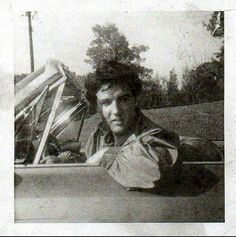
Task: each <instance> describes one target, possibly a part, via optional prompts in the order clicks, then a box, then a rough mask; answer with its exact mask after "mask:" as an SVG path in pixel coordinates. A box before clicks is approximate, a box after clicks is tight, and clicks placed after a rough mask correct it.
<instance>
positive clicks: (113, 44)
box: [85, 24, 153, 79]
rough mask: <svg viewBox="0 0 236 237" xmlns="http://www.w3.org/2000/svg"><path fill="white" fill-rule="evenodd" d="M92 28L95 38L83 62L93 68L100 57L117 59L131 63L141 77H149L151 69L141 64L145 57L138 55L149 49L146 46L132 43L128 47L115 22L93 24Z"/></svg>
mask: <svg viewBox="0 0 236 237" xmlns="http://www.w3.org/2000/svg"><path fill="white" fill-rule="evenodd" d="M92 30H93V33H94V34H95V39H94V40H92V41H91V43H90V47H89V48H88V50H87V53H86V55H87V56H88V57H89V59H86V60H85V62H87V63H89V64H90V65H92V67H93V69H95V68H96V66H97V64H98V62H99V61H100V60H102V59H107V60H117V61H119V62H123V63H127V64H133V65H134V66H135V69H136V70H137V72H138V73H139V75H140V77H141V78H142V79H144V78H151V75H152V73H153V70H152V69H148V68H146V67H144V66H142V65H141V63H142V62H144V61H145V58H143V57H141V56H140V54H141V53H143V52H146V51H147V50H148V49H149V47H148V46H145V45H133V46H132V47H130V46H129V42H128V40H127V39H126V37H125V35H124V34H123V33H121V32H120V31H119V30H118V28H117V27H116V25H115V24H107V25H105V26H102V25H95V26H94V27H93V28H92Z"/></svg>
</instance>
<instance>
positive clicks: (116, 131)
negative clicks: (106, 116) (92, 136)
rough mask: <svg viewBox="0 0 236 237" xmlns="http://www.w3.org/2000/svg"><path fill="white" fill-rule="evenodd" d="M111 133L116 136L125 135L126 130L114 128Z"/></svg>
mask: <svg viewBox="0 0 236 237" xmlns="http://www.w3.org/2000/svg"><path fill="white" fill-rule="evenodd" d="M111 131H112V133H113V134H114V135H124V134H125V129H124V128H123V127H113V128H111Z"/></svg>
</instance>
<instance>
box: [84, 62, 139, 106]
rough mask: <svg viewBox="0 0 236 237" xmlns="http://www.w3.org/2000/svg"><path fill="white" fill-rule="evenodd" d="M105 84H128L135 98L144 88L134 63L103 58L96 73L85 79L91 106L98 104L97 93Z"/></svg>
mask: <svg viewBox="0 0 236 237" xmlns="http://www.w3.org/2000/svg"><path fill="white" fill-rule="evenodd" d="M105 84H111V85H113V84H124V85H127V86H128V87H129V88H130V90H131V93H132V94H133V96H134V97H135V99H136V98H137V96H138V95H139V94H140V92H141V90H142V82H141V79H140V78H139V75H138V73H137V70H136V68H135V66H134V65H128V64H124V63H121V62H118V61H115V60H102V61H100V62H99V63H98V65H97V68H96V70H95V72H94V73H90V74H89V75H88V77H87V78H86V80H85V89H86V97H87V100H88V101H89V103H90V105H91V106H96V105H97V97H96V93H97V92H98V90H99V89H101V87H102V86H103V85H105Z"/></svg>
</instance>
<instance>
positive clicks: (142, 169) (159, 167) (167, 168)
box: [85, 111, 181, 188]
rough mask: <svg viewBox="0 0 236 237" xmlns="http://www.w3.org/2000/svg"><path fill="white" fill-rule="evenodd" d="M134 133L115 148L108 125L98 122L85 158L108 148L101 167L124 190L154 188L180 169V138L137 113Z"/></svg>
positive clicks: (87, 146) (86, 149) (88, 143)
mask: <svg viewBox="0 0 236 237" xmlns="http://www.w3.org/2000/svg"><path fill="white" fill-rule="evenodd" d="M135 126H136V129H135V132H134V133H133V134H132V135H131V136H129V137H128V138H127V139H126V140H125V141H123V142H122V143H121V144H119V145H117V146H114V142H113V137H112V134H111V132H110V131H109V129H108V127H107V125H106V124H105V123H104V122H102V123H100V124H99V125H98V126H97V128H96V129H95V131H94V132H93V133H92V134H91V135H90V138H89V140H88V142H87V145H86V147H85V154H86V157H87V158H89V157H90V156H92V155H93V154H94V153H96V152H97V151H99V150H100V149H102V148H104V147H109V149H108V151H107V152H106V153H105V154H104V156H103V158H102V160H101V165H102V166H103V167H105V168H106V169H107V171H108V173H109V174H110V175H111V176H112V177H113V178H114V179H115V180H116V181H117V182H119V183H120V184H121V185H123V186H125V187H137V188H153V187H154V186H156V185H158V182H159V181H160V180H162V179H163V178H165V177H166V175H168V174H170V173H171V172H174V170H175V171H176V167H180V166H179V164H181V157H180V156H179V152H178V148H179V146H180V139H179V136H178V135H177V134H175V133H173V132H169V131H167V130H165V129H163V128H161V127H160V126H158V125H157V124H155V123H153V122H152V121H151V120H150V119H149V118H147V117H146V116H144V115H143V113H142V112H140V111H138V119H137V124H136V125H135Z"/></svg>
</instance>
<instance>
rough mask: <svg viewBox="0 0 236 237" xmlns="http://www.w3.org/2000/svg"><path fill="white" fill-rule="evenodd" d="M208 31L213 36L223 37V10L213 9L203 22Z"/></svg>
mask: <svg viewBox="0 0 236 237" xmlns="http://www.w3.org/2000/svg"><path fill="white" fill-rule="evenodd" d="M203 25H204V26H205V27H206V28H207V30H208V31H210V32H211V34H212V36H213V37H218V38H223V37H224V12H223V11H215V12H213V14H212V16H211V18H210V19H209V22H208V23H205V22H204V23H203Z"/></svg>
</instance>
